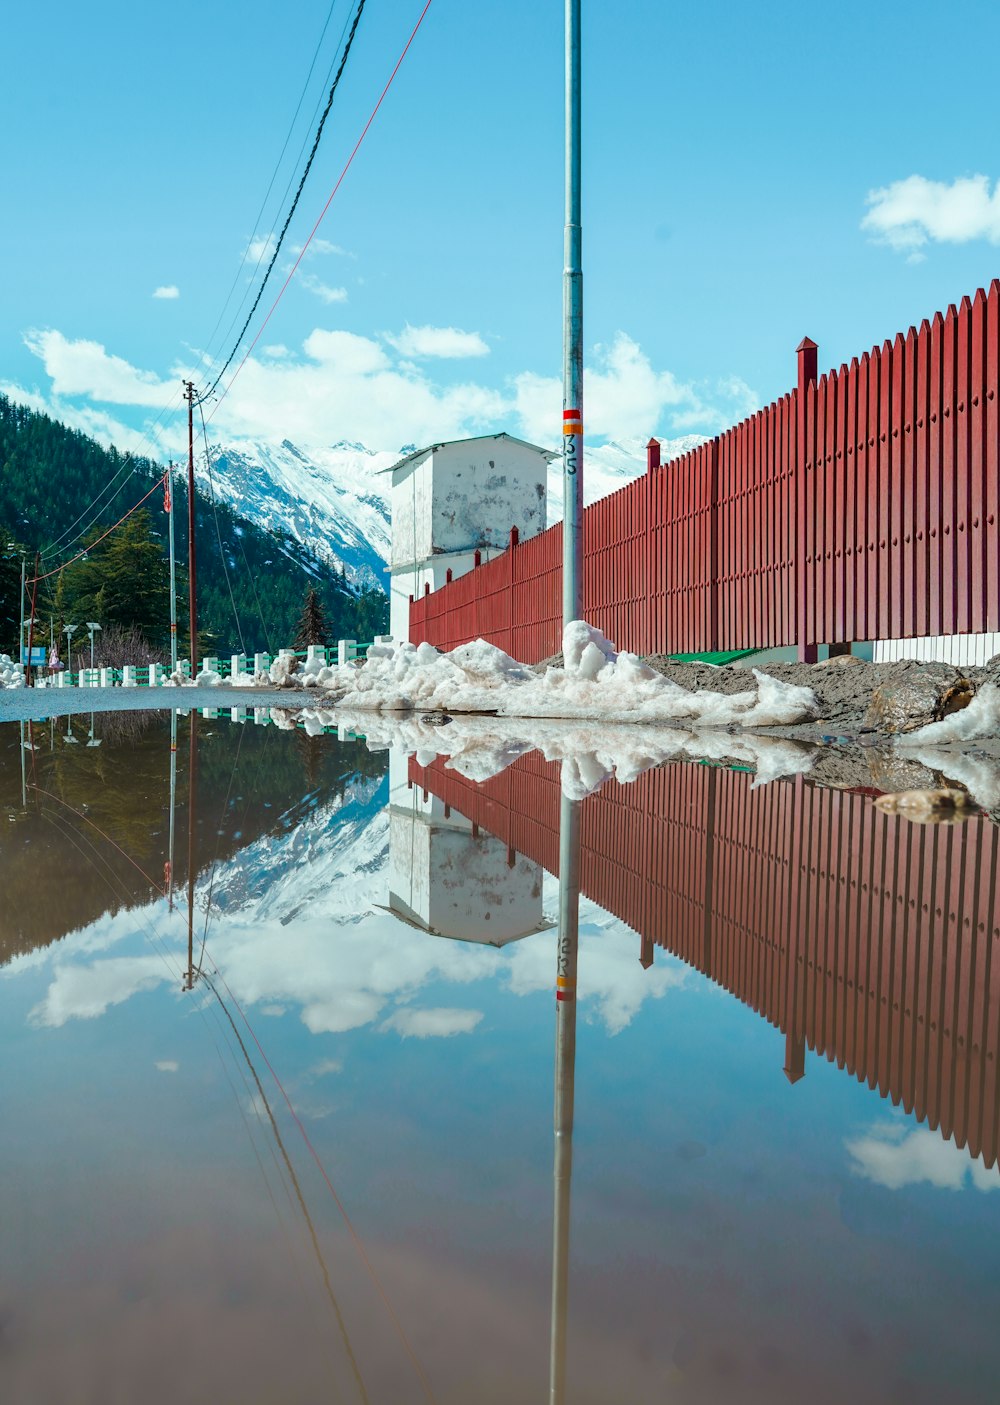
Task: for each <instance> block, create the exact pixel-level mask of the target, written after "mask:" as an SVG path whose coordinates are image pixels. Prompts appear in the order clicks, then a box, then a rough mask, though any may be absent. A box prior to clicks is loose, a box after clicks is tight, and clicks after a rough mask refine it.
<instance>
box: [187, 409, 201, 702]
mask: <svg viewBox="0 0 1000 1405" xmlns="http://www.w3.org/2000/svg"><path fill="white" fill-rule="evenodd" d="M184 384H185V385H186V386H187V392H186V393H185V396H184V399H185V400H186V401H187V402H188V615H189V619H188V627H189V629H190V631H191V678H192V680H194V679H195V678H197V676H198V610H197V579H196V571H195V551H194V382H193V381H185V382H184Z"/></svg>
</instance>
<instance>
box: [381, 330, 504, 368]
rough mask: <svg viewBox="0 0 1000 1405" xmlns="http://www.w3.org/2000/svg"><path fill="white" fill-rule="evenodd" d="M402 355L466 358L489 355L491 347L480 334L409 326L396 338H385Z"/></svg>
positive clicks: (419, 357)
mask: <svg viewBox="0 0 1000 1405" xmlns="http://www.w3.org/2000/svg"><path fill="white" fill-rule="evenodd" d="M386 341H387V342H389V344H390V345H391V346H394V347H395V348H396V350H397V351H398V352H399V353H400V355H401V356H412V357H416V358H417V359H418V360H419V359H421V358H423V357H432V356H436V357H441V358H448V359H463V358H465V357H468V356H488V355H489V353H490V349H489V347H488V346H487V345H486V343H485V342H484V341H483V339H482V337H481V336H480V335H479V333H478V332H463V331H461V330H460V329H459V328H458V327H411V326H410V324H409V323H407V324H406V326H405V327H404V328H403V330H402V331H401V332H400V333H398V335H396V336H388V335H387V336H386Z"/></svg>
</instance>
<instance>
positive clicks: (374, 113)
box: [202, 0, 431, 420]
mask: <svg viewBox="0 0 1000 1405" xmlns="http://www.w3.org/2000/svg"><path fill="white" fill-rule="evenodd" d="M430 7H431V0H427V3H426V4H425V5H424V8H423V9H422V10H421V12H420V18H419V19H418V20H417V22H416V24H415V25H414V26H413V29H412V31H411V33H410V37H409V39H407V41H406V44H405V46H404V48H403V52H402V53H401V54H400V56H399V58H398V59H397V60H396V66H395V68H394V69H393V70H392V72H391V73H390V74H389V78H388V81H387V83H386V85H385V87H384V88H383V89H382V92H381V94H380V95H379V100H378V102H377V103H376V104H375V106H374V107H373V108H372V111H371V115H370V117H369V118H368V121H367V122H366V123H365V125H364V129H363V131H362V133H361V135H360V136H359V137H358V139H357V141H356V142H355V144H354V149H353V151H352V152H351V154H350V156H349V157H348V158H347V161H346V162H345V164H344V169H343V170H342V171H341V173H340V175H339V176H338V177H337V183H336V185H335V186H334V187H333V189H332V190H331V191H330V194H329V196H328V197H327V201H326V204H325V205H324V206H323V208H322V210H321V211H320V213H319V218H318V219H317V220H316V223H315V224H314V225H313V227H312V229H311V230H310V231H309V237H308V238H307V239H306V241H305V243H304V244H303V245H302V248H301V249H300V250H299V255H298V258H297V259H296V260H295V262H294V264H293V265H292V267H291V270H290V271H289V274H288V277H287V278H286V279H285V281H284V283H282V285H281V289H280V291H279V293H278V296H277V297H276V298H275V300H274V302H273V303H272V304H271V307H270V311H269V312H268V314H267V316H266V317H265V318H264V320H263V322H262V323H261V324H260V327H259V328H258V329H257V333H256V335H255V336H254V339H253V341H252V342H251V343H250V345H249V346H248V347H247V349H246V351H245V352H244V354H243V359H242V361H241V362H240V364H239V365H238V366H237V367H236V370H235V371H234V372H233V375H232V379H231V380H230V382H229V384H228V385H227V386H226V388H225V389H224V390H223V392H222V394H221V395H220V396H219V397H218V398H217V399H216V402H215V405H214V407H213V409H212V413H211V414H210V415H209V417H208V418H209V419H210V420H211V419H213V418H214V417H215V413H216V411H217V410H218V408H219V406H220V405H221V404H222V402H223V400H224V399H225V398H226V396H227V395H228V394H229V392H230V391H231V390H232V388H233V383H234V382H235V380H236V377H237V376H238V375H239V373H240V372H241V371H242V369H243V367H244V366H245V365H246V363H247V361H248V360H249V359H250V353H251V352H252V351H253V349H254V347H255V346H256V345H257V343H258V342H259V341H260V339H261V336H262V335H263V333H264V328H265V327H266V326H267V324H268V322H270V320H271V318H272V316H273V315H274V310H275V308H276V307H277V306H278V303H279V302H280V301H281V299H282V297H283V296H284V294H285V290H286V289H287V287H288V285H289V283H290V282H291V281H292V279H293V278H294V277H295V274H296V272H297V271H298V267H299V264H300V263H301V262H302V259H303V258H304V256H305V252H306V250H307V249H308V248H309V245H310V244H311V243H312V241H313V239H314V238H315V237H316V231H317V230H318V229H319V227H320V225H321V224H322V223H323V220H324V218H325V216H326V212H327V210H329V208H330V206H331V205H332V203H333V198H334V196H335V195H336V194H337V191H338V190H339V189H340V187H341V186H342V185H343V183H344V178H345V177H346V175H347V173H348V171H349V170H350V169H351V166H352V165H353V164H354V158H355V156H357V154H358V151H359V150H360V149H361V143H362V142H363V141H364V139H365V137H366V136H367V135H368V131H369V128H370V127H371V125H372V123H373V122H374V121H375V118H376V116H377V115H378V111H379V108H380V107H381V106H382V104H383V102H384V101H385V98H386V94H387V93H388V91H389V89H390V88H391V87H392V84H393V81H394V79H395V77H396V74H397V73H398V72H399V70H400V68H401V67H402V66H403V60H404V59H405V58H406V55H407V54H408V53H409V52H410V46H411V44H412V43H413V41H414V39H415V38H416V37H417V31H418V29H419V28H420V26H421V25H422V24H423V22H424V17H425V16H426V14H427V11H428V10H429V9H430ZM248 321H249V319H248ZM244 330H245V329H244ZM240 339H241V340H242V333H241V338H240ZM238 345H239V343H237V346H238ZM235 354H236V347H234V348H233V355H235ZM232 359H233V356H230V358H229V360H230V361H232ZM228 364H229V362H227V363H226V365H228ZM225 369H226V367H225V366H224V367H223V368H222V372H220V373H219V375H218V376H217V377H216V379H215V381H214V383H213V384H212V387H211V389H210V390H209V391H207V392H206V394H205V396H203V397H202V398H203V399H207V398H208V396H209V395H211V394H212V393H213V391H214V390H215V388H216V386H217V385H218V384H219V381H220V380H221V379H222V373H223V372H224V371H225Z"/></svg>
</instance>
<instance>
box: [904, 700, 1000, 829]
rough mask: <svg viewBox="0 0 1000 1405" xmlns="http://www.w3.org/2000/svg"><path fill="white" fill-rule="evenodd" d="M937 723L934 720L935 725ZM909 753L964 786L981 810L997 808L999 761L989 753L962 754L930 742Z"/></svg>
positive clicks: (999, 786)
mask: <svg viewBox="0 0 1000 1405" xmlns="http://www.w3.org/2000/svg"><path fill="white" fill-rule="evenodd" d="M967 710H968V709H966V711H967ZM949 720H950V719H949ZM928 725H929V724H928ZM937 725H938V724H937V723H936V722H935V723H934V726H935V727H936V726H937ZM908 756H911V757H912V759H913V760H914V761H919V762H920V764H921V765H922V766H926V767H928V769H929V770H931V771H940V772H941V774H942V775H944V776H946V777H947V779H948V780H949V781H956V782H957V783H958V784H959V785H961V786H964V787H965V789H966V790H967V791H968V792H969V794H970V795H971V796H972V798H973V800H974V801H975V802H976V804H977V805H981V806H982V808H983V809H984V810H993V811H997V810H1000V762H997V761H995V760H994V759H993V758H992V757H989V756H963V755H962V754H961V752H956V751H945V750H942V749H941V748H939V747H933V746H922V747H915V748H913V749H912V750H911V751H909V752H908Z"/></svg>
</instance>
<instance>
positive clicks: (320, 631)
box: [293, 586, 330, 649]
mask: <svg viewBox="0 0 1000 1405" xmlns="http://www.w3.org/2000/svg"><path fill="white" fill-rule="evenodd" d="M329 642H330V626H329V625H328V624H327V622H326V615H325V614H324V612H323V606H322V604H321V603H320V598H319V596H318V595H317V594H316V591H315V590H314V589H313V587H312V586H310V587H309V589H308V590H307V591H306V598H305V601H304V602H303V605H302V614H301V615H300V617H299V622H298V625H297V627H296V630H295V639H294V640H293V647H294V648H296V649H306V648H308V647H309V645H310V644H322V645H323V647H324V648H326V646H327V644H329Z"/></svg>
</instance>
